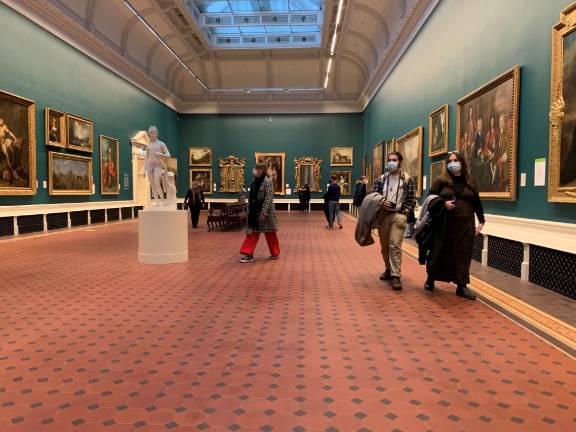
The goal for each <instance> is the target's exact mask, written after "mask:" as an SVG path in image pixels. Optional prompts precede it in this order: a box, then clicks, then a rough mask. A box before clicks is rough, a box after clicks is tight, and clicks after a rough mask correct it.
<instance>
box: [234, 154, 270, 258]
mask: <svg viewBox="0 0 576 432" xmlns="http://www.w3.org/2000/svg"><path fill="white" fill-rule="evenodd" d="M252 173H253V174H254V181H253V182H252V185H251V186H250V192H249V194H250V195H249V199H248V221H247V227H246V239H245V240H244V243H243V244H242V248H241V249H240V253H241V254H242V255H244V256H243V257H242V259H241V260H240V262H242V263H248V262H251V261H252V260H253V259H254V249H256V245H257V244H258V239H259V238H260V233H264V235H265V236H266V242H267V243H268V249H270V259H276V258H278V257H279V256H280V244H279V242H278V237H277V236H276V231H278V222H277V221H276V212H275V211H274V186H273V184H272V180H270V178H269V177H268V176H267V173H268V166H267V165H266V164H265V163H258V164H256V167H255V168H254V170H253V171H252Z"/></svg>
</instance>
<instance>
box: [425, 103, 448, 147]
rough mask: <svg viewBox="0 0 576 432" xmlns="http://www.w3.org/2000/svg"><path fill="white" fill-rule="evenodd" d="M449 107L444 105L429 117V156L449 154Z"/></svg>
mask: <svg viewBox="0 0 576 432" xmlns="http://www.w3.org/2000/svg"><path fill="white" fill-rule="evenodd" d="M448 109H449V108H448V105H443V106H441V107H440V108H438V109H437V110H435V111H434V112H432V113H430V116H429V117H428V155H429V156H430V157H434V156H440V155H443V154H446V153H448Z"/></svg>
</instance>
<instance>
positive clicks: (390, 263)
mask: <svg viewBox="0 0 576 432" xmlns="http://www.w3.org/2000/svg"><path fill="white" fill-rule="evenodd" d="M403 159H404V158H403V157H402V154H401V153H399V152H396V151H395V152H391V153H390V154H388V162H387V164H386V168H387V169H388V172H386V173H384V174H382V175H381V176H380V177H378V179H377V180H376V183H375V184H374V188H373V192H378V193H380V194H381V195H382V196H384V198H385V201H384V203H383V205H382V207H383V210H384V211H383V212H382V216H381V217H380V221H379V223H378V235H379V237H380V246H381V249H382V258H383V259H384V266H385V271H384V273H382V275H381V276H380V280H383V281H389V282H390V284H391V285H392V288H393V289H394V290H396V291H400V290H401V289H402V281H401V279H400V277H401V275H402V241H403V239H404V231H405V229H406V221H407V218H408V214H410V212H412V211H414V207H415V205H416V186H415V184H414V180H413V179H412V178H411V177H410V176H409V175H408V174H406V173H404V172H402V170H401V168H402V160H403Z"/></svg>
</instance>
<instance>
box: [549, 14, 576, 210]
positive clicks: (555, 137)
mask: <svg viewBox="0 0 576 432" xmlns="http://www.w3.org/2000/svg"><path fill="white" fill-rule="evenodd" d="M575 30H576V3H574V4H572V5H570V6H568V7H567V8H566V9H564V10H563V11H562V12H561V13H560V22H559V23H558V24H556V25H555V26H554V28H553V29H552V83H551V89H550V140H549V150H548V151H549V156H548V157H549V168H548V201H549V202H559V203H576V186H569V187H561V186H560V162H561V161H560V156H561V154H560V146H561V144H562V141H561V137H562V126H563V120H564V116H565V112H564V109H565V108H566V106H565V104H564V97H563V95H564V88H563V87H564V80H563V63H564V37H565V36H567V35H568V34H570V33H572V32H573V31H575Z"/></svg>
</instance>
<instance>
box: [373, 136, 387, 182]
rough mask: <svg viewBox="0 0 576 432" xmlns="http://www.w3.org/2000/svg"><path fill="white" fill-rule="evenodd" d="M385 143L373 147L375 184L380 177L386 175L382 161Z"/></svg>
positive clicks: (381, 142)
mask: <svg viewBox="0 0 576 432" xmlns="http://www.w3.org/2000/svg"><path fill="white" fill-rule="evenodd" d="M384 145H385V144H384V141H380V142H379V143H378V144H375V145H374V146H373V147H372V181H373V182H375V181H376V179H377V178H378V177H380V176H381V175H382V174H383V173H384V167H383V165H382V161H383V160H384V159H383V158H384V150H385V149H384Z"/></svg>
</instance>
